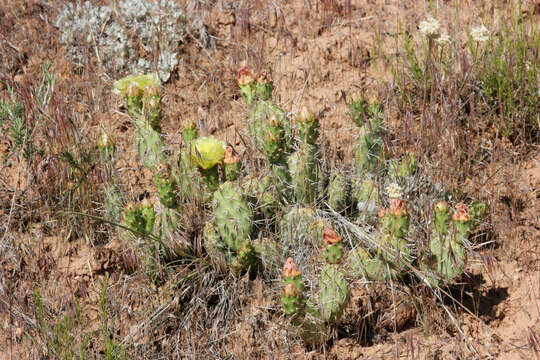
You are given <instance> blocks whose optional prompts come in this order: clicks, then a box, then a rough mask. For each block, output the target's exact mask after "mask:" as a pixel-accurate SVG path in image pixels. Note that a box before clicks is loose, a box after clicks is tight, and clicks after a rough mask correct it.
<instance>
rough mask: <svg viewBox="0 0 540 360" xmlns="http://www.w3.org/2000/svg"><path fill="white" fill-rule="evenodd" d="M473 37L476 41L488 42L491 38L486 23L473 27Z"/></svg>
mask: <svg viewBox="0 0 540 360" xmlns="http://www.w3.org/2000/svg"><path fill="white" fill-rule="evenodd" d="M471 37H472V38H473V40H474V41H478V42H486V41H488V40H489V30H488V29H487V28H486V27H485V26H484V25H480V26H476V27H473V28H472V29H471Z"/></svg>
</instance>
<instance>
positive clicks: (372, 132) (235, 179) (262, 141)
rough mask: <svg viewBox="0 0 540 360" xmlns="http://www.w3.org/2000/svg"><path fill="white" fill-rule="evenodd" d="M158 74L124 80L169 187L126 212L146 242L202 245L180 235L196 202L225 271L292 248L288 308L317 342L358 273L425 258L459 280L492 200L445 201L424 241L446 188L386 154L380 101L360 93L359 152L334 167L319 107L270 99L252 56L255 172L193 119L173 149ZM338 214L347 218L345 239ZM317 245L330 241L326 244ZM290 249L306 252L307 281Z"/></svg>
mask: <svg viewBox="0 0 540 360" xmlns="http://www.w3.org/2000/svg"><path fill="white" fill-rule="evenodd" d="M155 81H156V79H155V77H149V76H142V77H128V78H126V79H123V80H121V81H119V82H117V84H116V88H117V91H118V92H119V93H120V94H122V95H123V96H124V98H125V101H126V107H127V110H128V112H129V114H130V115H131V116H132V117H133V119H134V122H135V125H136V127H137V134H138V138H137V144H138V148H139V153H140V155H141V158H142V160H143V162H144V163H145V164H146V165H147V167H148V168H150V169H151V170H152V171H153V173H154V185H155V189H156V192H155V197H156V198H157V199H159V204H156V206H152V205H151V204H149V203H148V201H145V202H144V204H143V203H139V204H135V205H133V206H131V207H130V208H129V210H126V212H125V216H124V223H125V225H126V226H127V227H129V228H130V229H133V230H134V232H135V233H136V234H137V235H138V236H140V237H145V236H146V237H148V238H157V239H158V240H159V241H156V242H154V243H152V244H151V246H149V247H147V252H150V250H151V249H153V250H154V251H157V252H159V253H160V254H166V256H168V257H171V256H177V257H178V256H182V255H183V254H185V253H187V252H191V251H192V250H193V248H194V246H192V245H191V243H190V241H189V240H188V241H187V242H186V241H184V242H179V240H178V239H180V238H182V239H185V238H184V237H183V236H179V234H178V233H179V231H180V230H179V228H180V227H181V226H182V225H183V224H182V222H183V220H185V217H184V218H183V217H182V215H183V212H182V210H183V209H185V208H184V207H185V206H186V204H193V205H195V206H197V208H198V209H199V210H200V211H201V212H202V213H203V216H202V217H201V222H200V226H199V227H198V228H197V229H196V230H195V231H198V230H201V229H202V240H203V245H204V251H205V252H206V254H207V255H208V257H207V258H205V259H209V260H210V263H211V264H213V265H214V266H215V267H216V268H220V269H222V270H223V273H229V272H232V273H234V274H237V275H242V274H246V273H247V272H248V271H249V273H250V275H251V276H255V274H261V273H262V274H263V275H265V276H268V275H269V274H272V273H273V270H275V269H276V267H277V266H278V264H282V263H283V259H284V258H286V257H289V259H288V260H287V261H286V264H285V267H284V270H283V291H282V297H281V300H282V305H283V310H284V312H285V313H286V314H287V315H288V316H289V317H290V318H291V321H292V323H293V324H294V325H295V326H297V327H298V328H299V329H300V333H301V336H302V338H303V339H304V340H305V341H306V342H307V343H310V344H312V345H315V346H317V345H321V344H323V343H324V342H325V341H326V340H327V339H328V336H329V335H330V331H331V330H332V329H333V328H334V327H335V325H336V324H338V323H339V321H340V318H341V316H342V314H343V312H344V309H345V307H346V306H347V304H348V302H349V280H348V279H355V278H356V279H358V278H362V279H367V280H371V281H379V282H382V281H399V282H401V283H403V284H405V285H406V284H407V283H410V282H411V278H412V274H414V273H418V272H415V271H411V269H412V268H415V269H417V268H420V269H421V270H422V274H424V275H425V276H426V278H427V279H428V280H429V281H431V282H432V284H440V283H445V284H451V283H453V282H454V281H455V280H456V279H457V278H459V277H460V276H461V274H462V273H463V272H464V271H465V267H466V260H467V256H466V253H467V251H466V245H467V244H468V237H469V236H470V234H471V232H472V231H473V229H474V227H476V226H478V225H479V224H481V222H482V217H483V216H485V213H486V206H485V204H482V203H473V205H472V206H471V209H470V210H469V208H468V207H466V206H465V205H462V204H458V205H456V212H455V213H454V215H453V216H450V210H449V205H448V204H447V203H445V202H439V203H438V204H437V205H436V206H435V211H434V217H433V221H432V222H431V224H432V227H433V229H432V231H431V236H430V240H429V246H427V247H426V246H424V247H422V246H418V244H419V242H420V241H421V240H420V239H419V238H418V235H419V233H421V234H425V233H428V232H426V231H423V232H421V231H419V229H426V227H428V226H430V224H429V222H428V223H419V222H421V221H423V220H426V218H429V217H428V216H425V214H424V213H422V212H421V211H422V210H421V209H424V208H425V207H426V203H425V201H426V199H427V200H429V201H432V199H440V198H443V196H440V195H434V194H433V192H432V193H429V194H427V195H425V194H424V195H425V196H426V198H422V199H419V198H418V197H416V193H415V192H414V191H418V190H417V189H419V188H421V189H424V188H429V187H428V186H425V187H424V188H422V187H419V186H416V187H414V186H411V184H413V185H414V184H415V182H418V181H428V180H426V178H422V176H421V171H420V169H419V166H418V164H417V160H416V158H415V156H414V154H412V153H408V152H407V153H405V154H404V155H403V156H401V157H400V158H399V159H386V156H387V155H386V154H387V153H388V151H387V150H388V149H386V148H385V146H384V141H383V138H384V130H383V124H382V114H383V111H382V106H381V105H380V103H378V102H375V101H373V102H369V101H366V100H365V99H363V98H361V97H359V96H354V97H353V98H352V101H351V102H350V103H349V108H350V110H351V116H352V118H353V120H354V121H355V123H356V124H357V125H358V136H357V139H356V143H355V145H354V154H353V156H352V158H353V159H352V160H353V164H352V166H350V167H346V166H342V165H341V166H334V167H333V168H331V169H328V168H327V167H326V166H327V164H328V163H329V162H328V161H325V159H324V158H322V155H323V153H324V152H323V151H321V147H320V141H319V136H320V123H319V119H318V116H317V115H316V113H314V112H311V111H309V110H308V109H307V108H303V109H302V110H301V111H300V112H299V113H298V116H297V117H296V119H295V121H294V123H293V122H291V120H290V119H289V118H288V117H287V115H286V113H285V112H284V111H283V110H282V109H280V108H279V107H278V106H277V105H275V104H274V103H272V96H271V95H272V91H273V83H272V81H271V78H270V76H269V73H268V72H262V73H260V74H259V75H258V76H255V75H253V73H252V72H251V70H250V69H249V68H248V67H243V68H242V69H241V70H240V71H239V73H238V85H239V88H240V95H241V96H242V98H243V99H244V100H245V102H246V104H247V105H248V106H249V111H248V113H247V122H248V128H249V133H250V135H251V138H252V142H253V144H254V146H255V147H256V148H257V149H258V150H259V151H260V153H261V155H262V156H263V157H264V161H263V162H264V166H263V167H262V168H257V172H256V173H255V172H250V170H251V168H250V165H249V164H247V165H246V166H243V165H242V163H241V157H240V156H239V155H238V154H236V153H235V151H234V149H233V148H232V147H231V146H230V145H228V144H227V143H225V142H224V141H222V140H220V139H217V138H215V137H212V136H199V133H198V129H197V126H196V124H195V122H194V121H193V120H186V121H185V122H184V123H183V126H182V135H183V140H184V141H183V146H182V148H181V149H179V150H177V151H176V152H174V155H173V156H171V157H169V158H165V155H164V152H163V140H162V139H161V134H160V126H159V124H160V120H161V108H160V106H161V104H160V97H159V91H158V90H159V87H157V86H156V83H155ZM141 136H148V139H141V138H140V137H141ZM156 139H157V140H159V141H157V140H156ZM411 189H413V190H411ZM419 202H422V203H421V204H419ZM419 209H420V210H419ZM419 218H420V220H418V219H419ZM427 220H429V219H427ZM427 220H426V221H427ZM203 222H204V226H203ZM331 224H334V225H336V224H337V225H338V226H339V227H337V228H338V229H339V231H340V232H342V230H343V232H342V234H346V236H347V240H348V241H347V244H344V243H343V241H342V239H341V236H340V235H338V233H337V232H336V231H335V230H334V229H333V228H332V227H331V226H330V225H331ZM359 228H362V231H358V229H359ZM351 229H352V231H351ZM362 233H365V234H368V235H367V236H369V237H370V239H368V240H369V241H367V240H366V238H365V236H364V235H362ZM359 234H360V235H359ZM193 235H194V237H196V236H197V235H200V234H198V233H197V234H193ZM347 247H349V249H348V250H347V249H346V248H347ZM148 249H150V250H148ZM314 249H320V251H319V252H318V254H319V256H315V255H314V253H315V251H314ZM345 254H346V255H345ZM292 258H297V259H301V261H302V264H303V266H304V270H306V271H307V272H306V278H307V280H308V282H306V284H304V282H303V281H304V280H303V277H302V274H301V273H300V272H299V271H298V269H297V268H296V265H295V264H294V261H293V260H292ZM261 270H269V271H261ZM315 274H316V277H315ZM307 284H314V285H315V286H311V285H310V286H307ZM304 285H306V288H305V287H304ZM315 288H317V291H316V292H315V291H314V289H315ZM312 294H316V295H313V296H312Z"/></svg>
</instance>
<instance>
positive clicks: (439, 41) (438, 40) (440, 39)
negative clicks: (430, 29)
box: [435, 34, 452, 45]
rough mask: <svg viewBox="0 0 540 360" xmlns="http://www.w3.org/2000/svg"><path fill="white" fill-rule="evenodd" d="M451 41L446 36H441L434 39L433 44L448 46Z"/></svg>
mask: <svg viewBox="0 0 540 360" xmlns="http://www.w3.org/2000/svg"><path fill="white" fill-rule="evenodd" d="M451 41H452V39H451V38H450V36H449V35H448V34H441V35H440V36H439V37H438V38H436V39H435V42H436V43H437V44H439V45H448V44H450V42H451Z"/></svg>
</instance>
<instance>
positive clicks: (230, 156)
mask: <svg viewBox="0 0 540 360" xmlns="http://www.w3.org/2000/svg"><path fill="white" fill-rule="evenodd" d="M223 162H224V163H225V164H236V163H238V162H240V158H239V157H238V156H236V153H235V152H234V149H233V148H232V146H227V147H226V148H225V157H224V158H223Z"/></svg>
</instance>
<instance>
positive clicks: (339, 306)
mask: <svg viewBox="0 0 540 360" xmlns="http://www.w3.org/2000/svg"><path fill="white" fill-rule="evenodd" d="M348 303H349V283H348V281H347V279H346V277H345V273H344V272H343V270H341V269H340V268H339V266H338V265H336V264H327V265H325V266H324V267H323V268H322V270H321V277H320V280H319V305H320V313H321V316H322V319H323V320H324V321H326V322H327V323H331V324H336V323H337V322H338V321H339V319H340V318H341V315H343V310H345V307H346V306H347V304H348Z"/></svg>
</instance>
